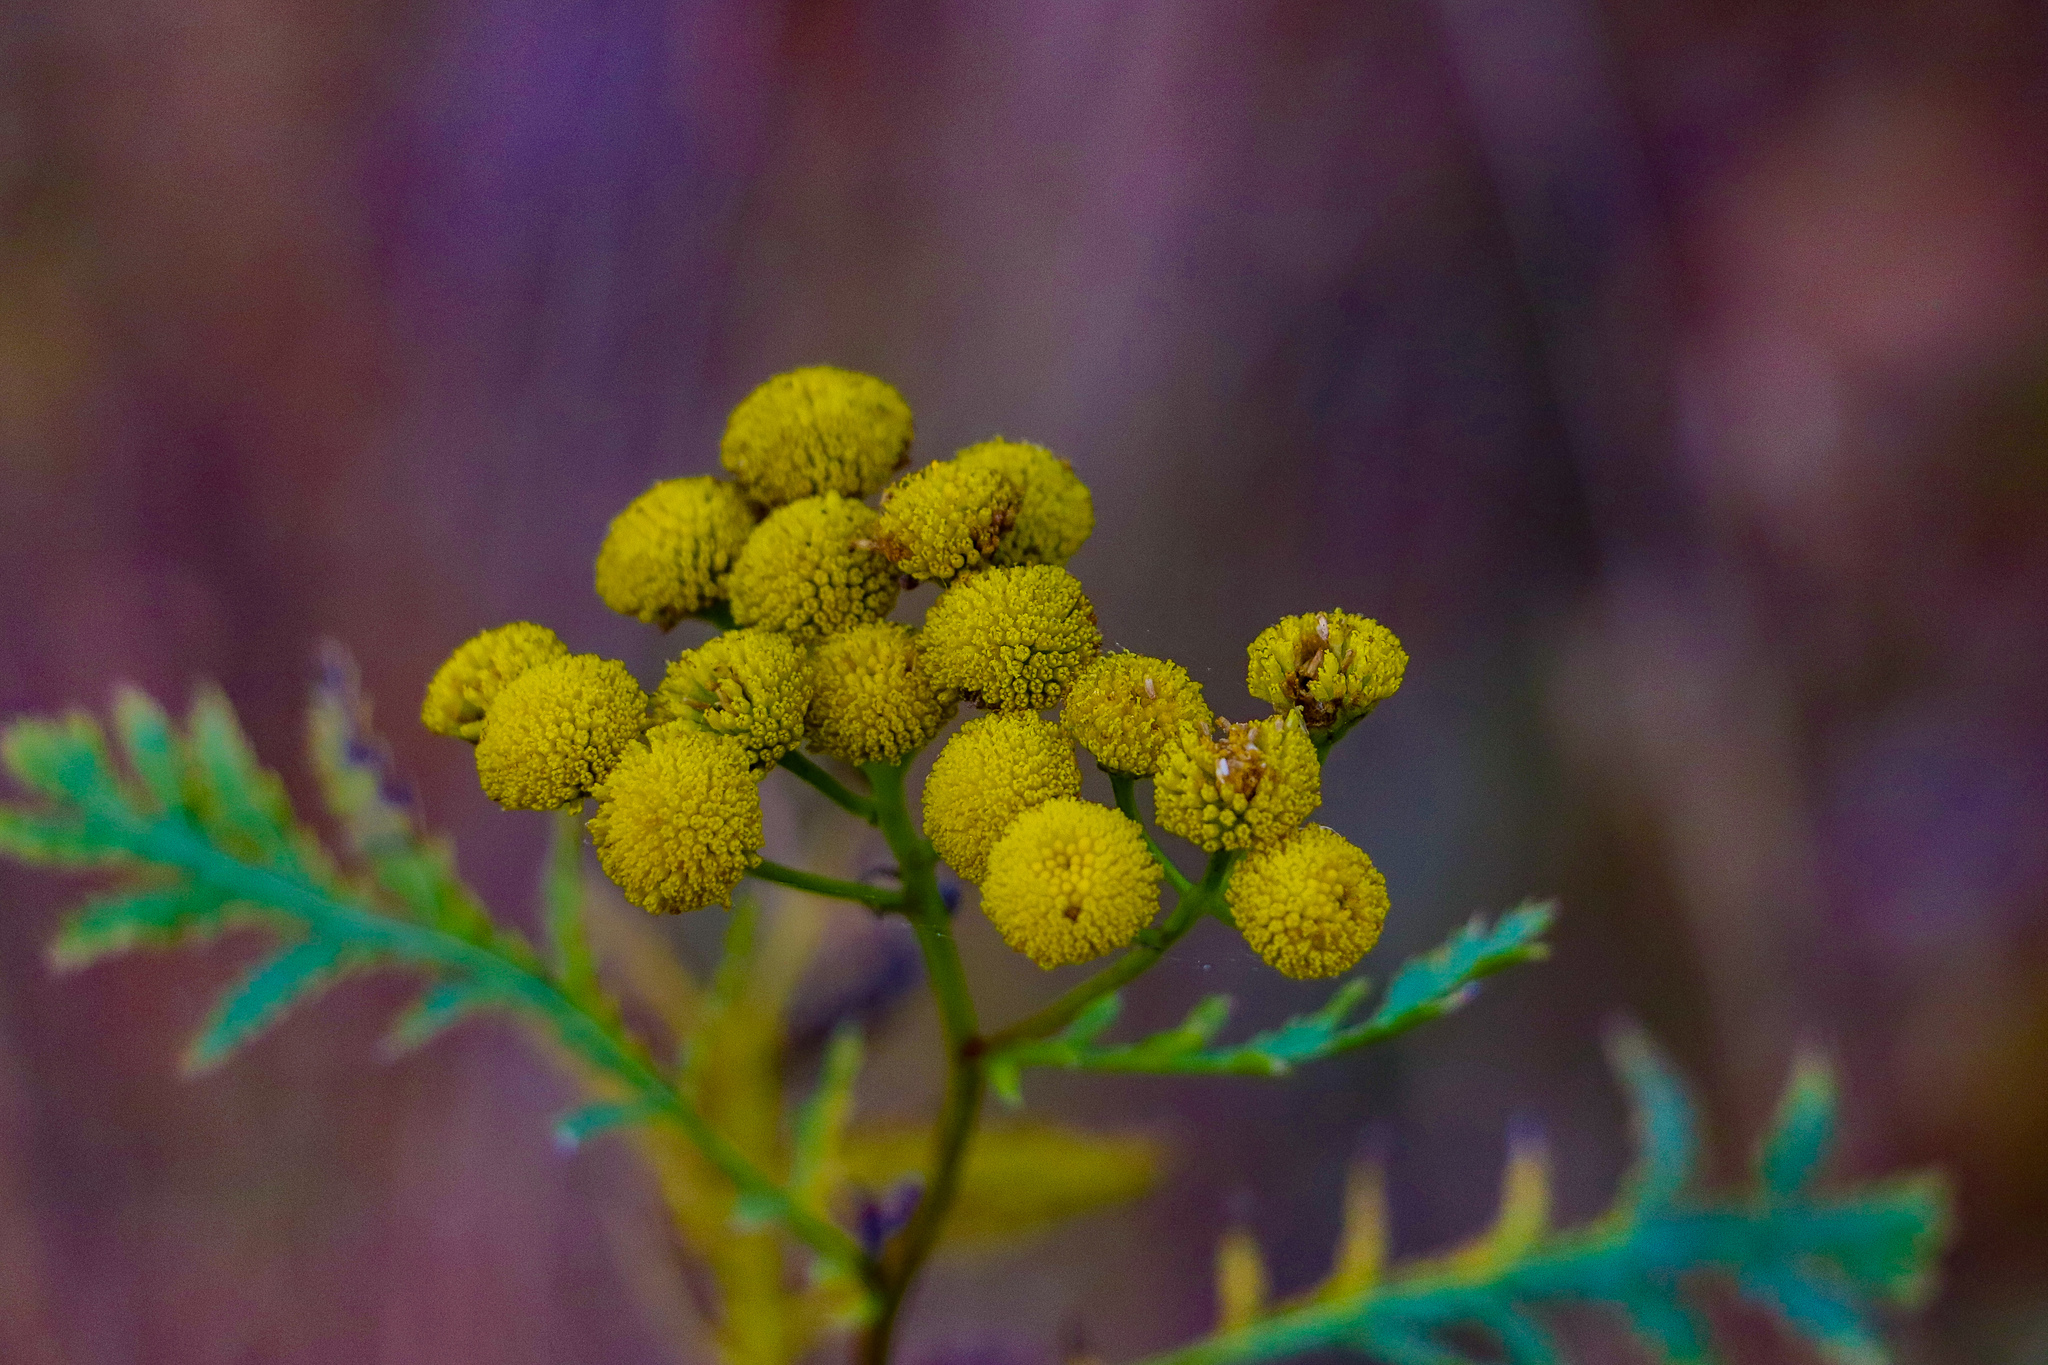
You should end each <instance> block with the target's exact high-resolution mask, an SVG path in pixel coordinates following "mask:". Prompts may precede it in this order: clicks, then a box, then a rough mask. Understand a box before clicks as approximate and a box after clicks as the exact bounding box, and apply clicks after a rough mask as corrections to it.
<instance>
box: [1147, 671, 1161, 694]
mask: <svg viewBox="0 0 2048 1365" xmlns="http://www.w3.org/2000/svg"><path fill="white" fill-rule="evenodd" d="M1145 700H1146V701H1158V700H1159V689H1158V688H1156V687H1154V686H1153V685H1152V678H1151V675H1150V674H1147V675H1146V677H1145Z"/></svg>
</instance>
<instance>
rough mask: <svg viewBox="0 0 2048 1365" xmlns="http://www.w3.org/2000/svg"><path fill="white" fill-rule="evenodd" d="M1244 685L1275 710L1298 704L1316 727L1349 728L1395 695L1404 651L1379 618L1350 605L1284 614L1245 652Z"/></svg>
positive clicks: (1404, 661)
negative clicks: (1361, 613)
mask: <svg viewBox="0 0 2048 1365" xmlns="http://www.w3.org/2000/svg"><path fill="white" fill-rule="evenodd" d="M1246 654H1247V656H1248V657H1249V660H1250V666H1249V667H1248V668H1247V669H1246V670H1245V686H1246V687H1247V688H1249V689H1250V691H1251V694H1252V695H1253V696H1255V697H1257V698H1258V699H1259V700H1261V701H1269V702H1271V703H1273V709H1274V710H1276V711H1288V710H1292V709H1293V708H1295V707H1297V706H1298V707H1300V708H1301V718H1302V719H1303V720H1304V721H1305V722H1307V724H1308V728H1309V729H1310V730H1312V731H1314V732H1316V733H1317V734H1321V733H1323V732H1324V731H1326V730H1336V729H1344V728H1348V727H1349V726H1350V725H1352V724H1353V723H1354V722H1356V721H1359V720H1362V719H1364V717H1365V716H1366V714H1367V713H1368V712H1370V711H1371V710H1372V709H1373V707H1375V706H1378V705H1379V704H1380V703H1381V702H1383V701H1385V700H1386V699H1387V698H1388V697H1391V696H1393V695H1394V693H1395V692H1396V691H1398V690H1399V689H1400V686H1401V675H1402V674H1403V673H1405V672H1406V671H1407V669H1408V652H1407V651H1406V650H1404V649H1402V648H1401V642H1400V640H1398V639H1397V638H1395V636H1394V632H1393V631H1391V630H1388V629H1387V628H1386V627H1385V626H1383V625H1381V624H1380V623H1379V622H1377V621H1374V620H1372V619H1370V618H1369V617H1364V616H1353V615H1352V614H1351V613H1350V612H1348V611H1317V612H1310V613H1309V614H1308V615H1306V616H1289V617H1287V618H1285V619H1284V620H1282V621H1280V622H1279V623H1278V624H1276V625H1271V626H1268V627H1266V629H1264V630H1262V631H1260V632H1259V637H1258V638H1257V639H1256V640H1253V641H1252V643H1251V648H1250V649H1249V650H1247V651H1246Z"/></svg>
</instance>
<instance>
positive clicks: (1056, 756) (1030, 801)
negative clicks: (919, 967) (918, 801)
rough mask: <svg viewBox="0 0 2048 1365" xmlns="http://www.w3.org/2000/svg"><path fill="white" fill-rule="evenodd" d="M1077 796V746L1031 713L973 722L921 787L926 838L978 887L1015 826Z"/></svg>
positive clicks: (951, 741) (953, 741)
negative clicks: (1057, 800)
mask: <svg viewBox="0 0 2048 1365" xmlns="http://www.w3.org/2000/svg"><path fill="white" fill-rule="evenodd" d="M1080 794H1081V768H1080V765H1079V764H1077V763H1075V762H1074V746H1073V745H1071V744H1069V743H1068V742H1067V738H1066V736H1065V735H1062V734H1061V733H1060V731H1059V727H1058V726H1056V725H1053V724H1052V723H1050V722H1048V721H1044V720H1041V719H1039V718H1038V717H1037V716H1034V715H1032V714H1031V713H1030V712H1029V711H1015V712H1009V713H1006V714H1004V715H998V716H983V717H981V718H980V719H978V720H970V721H968V722H967V723H966V724H965V725H963V726H961V727H960V729H959V730H958V731H957V732H956V733H955V734H954V736H953V737H952V738H951V739H949V740H947V741H946V747H945V748H943V749H941V750H939V756H938V758H937V760H936V761H934V762H933V764H932V771H931V776H929V777H927V778H926V779H925V783H924V832H925V834H926V835H927V836H928V837H929V838H930V839H931V841H932V847H933V848H935V849H937V850H938V854H939V856H940V857H941V858H944V859H945V860H946V862H947V863H949V864H950V865H951V866H952V868H953V870H954V871H955V872H958V873H959V874H960V875H961V876H962V877H964V878H965V879H966V880H968V881H970V882H979V881H980V880H981V879H982V877H983V876H984V875H985V874H986V873H987V871H988V851H989V850H990V849H992V848H994V847H995V844H996V840H997V839H999V838H1001V837H1002V834H1003V831H1004V830H1005V829H1006V828H1008V827H1009V824H1010V822H1011V821H1012V820H1014V819H1016V818H1017V817H1018V816H1019V815H1021V814H1023V813H1024V812H1025V811H1027V810H1030V809H1031V808H1032V807H1033V806H1035V805H1038V804H1039V803H1040V802H1042V801H1050V800H1052V799H1053V798H1054V797H1056V796H1079V795H1080Z"/></svg>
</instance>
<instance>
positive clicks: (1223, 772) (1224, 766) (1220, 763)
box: [1216, 758, 1230, 782]
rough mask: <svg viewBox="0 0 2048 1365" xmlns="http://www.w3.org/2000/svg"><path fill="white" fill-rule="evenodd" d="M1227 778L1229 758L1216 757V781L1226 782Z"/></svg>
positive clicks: (1228, 777) (1228, 776)
mask: <svg viewBox="0 0 2048 1365" xmlns="http://www.w3.org/2000/svg"><path fill="white" fill-rule="evenodd" d="M1229 779H1230V760H1229V759H1227V758H1219V759H1217V760H1216V780H1217V781H1218V782H1227V781H1229Z"/></svg>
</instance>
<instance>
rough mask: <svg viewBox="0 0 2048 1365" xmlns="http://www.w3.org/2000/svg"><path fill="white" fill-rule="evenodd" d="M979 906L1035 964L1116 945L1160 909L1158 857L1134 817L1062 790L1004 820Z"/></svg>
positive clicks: (1080, 958)
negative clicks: (1148, 848)
mask: <svg viewBox="0 0 2048 1365" xmlns="http://www.w3.org/2000/svg"><path fill="white" fill-rule="evenodd" d="M981 909H982V913H984V914H986V915H987V916H988V917H989V922H990V923H992V924H994V925H995V926H996V928H997V930H999V931H1000V932H1001V933H1002V936H1003V941H1004V942H1005V943H1007V944H1009V945H1010V946H1011V947H1012V948H1015V949H1016V950H1017V951H1018V952H1020V953H1022V954H1024V956H1026V957H1028V958H1030V959H1031V960H1032V961H1033V962H1036V963H1037V964H1038V965H1039V966H1041V967H1064V966H1067V965H1069V964H1071V963H1076V962H1087V961H1089V960H1090V959H1092V958H1098V957H1101V956H1102V955H1103V954H1104V953H1108V952H1114V951H1115V950H1116V949H1118V948H1121V947H1123V946H1124V945H1125V944H1127V943H1129V942H1130V941H1131V940H1132V939H1134V938H1136V937H1137V936H1138V931H1139V930H1140V929H1142V928H1144V927H1145V926H1146V925H1147V924H1148V923H1150V922H1151V919H1152V916H1153V914H1154V913H1155V912H1156V911H1157V910H1158V909H1159V864H1158V863H1156V862H1154V861H1152V855H1151V854H1150V853H1148V852H1146V850H1145V836H1144V833H1143V832H1142V831H1141V830H1140V829H1139V828H1138V826H1137V824H1136V823H1135V822H1134V821H1132V820H1131V818H1130V817H1129V816H1127V815H1125V814H1124V813H1123V812H1121V811H1116V810H1111V809H1110V808H1109V807H1108V806H1098V805H1096V804H1095V803H1094V802H1092V801H1079V800H1075V799H1074V798H1072V797H1061V798H1059V799H1057V800H1053V801H1047V802H1045V803H1044V804H1043V805H1039V806H1034V807H1033V808H1032V809H1030V810H1028V811H1026V812H1024V813H1023V814H1022V815H1020V816H1018V817H1017V818H1016V819H1014V820H1012V821H1011V822H1010V827H1009V829H1007V830H1005V831H1004V832H1003V837H1002V838H1000V839H998V840H996V846H995V847H994V848H993V849H991V850H989V855H988V878H987V880H986V881H985V882H983V884H982V889H981Z"/></svg>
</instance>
